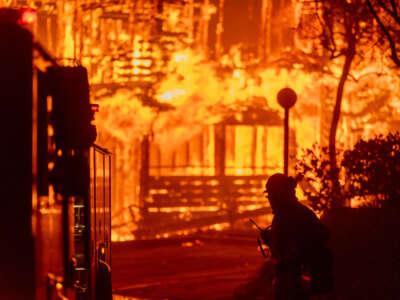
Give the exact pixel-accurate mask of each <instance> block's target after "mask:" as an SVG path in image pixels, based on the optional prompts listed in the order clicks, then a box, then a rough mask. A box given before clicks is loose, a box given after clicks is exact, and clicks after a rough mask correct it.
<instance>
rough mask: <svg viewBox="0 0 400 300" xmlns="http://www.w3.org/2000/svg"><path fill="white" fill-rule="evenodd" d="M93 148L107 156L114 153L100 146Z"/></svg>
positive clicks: (94, 145)
mask: <svg viewBox="0 0 400 300" xmlns="http://www.w3.org/2000/svg"><path fill="white" fill-rule="evenodd" d="M92 147H93V148H94V149H96V150H98V151H99V152H102V153H103V154H106V155H112V153H111V152H110V151H108V150H107V149H106V148H102V147H100V146H99V145H96V144H93V145H92Z"/></svg>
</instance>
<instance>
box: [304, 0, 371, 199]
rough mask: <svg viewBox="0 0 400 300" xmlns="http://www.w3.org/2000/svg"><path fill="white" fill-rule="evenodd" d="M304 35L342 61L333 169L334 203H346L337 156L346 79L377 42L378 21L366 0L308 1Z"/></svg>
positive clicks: (332, 141) (331, 156) (322, 52)
mask: <svg viewBox="0 0 400 300" xmlns="http://www.w3.org/2000/svg"><path fill="white" fill-rule="evenodd" d="M300 32H301V35H302V36H303V37H304V38H306V39H311V40H312V41H313V44H314V45H313V47H312V49H313V51H314V52H315V51H317V52H318V53H319V55H320V56H321V58H323V57H328V58H329V59H331V60H336V61H338V62H339V61H340V62H341V63H342V68H341V75H340V79H339V82H338V86H337V89H336V98H335V105H334V109H333V114H332V121H331V128H330V134H329V163H330V168H329V171H330V172H332V174H331V176H330V177H331V178H332V187H331V188H332V197H333V198H334V200H335V201H334V202H333V205H334V206H342V205H343V197H342V195H341V190H340V184H339V172H338V167H337V159H336V133H337V129H338V124H339V120H340V115H341V106H342V99H343V92H344V88H345V83H346V81H347V79H348V77H349V74H350V70H351V69H352V67H353V65H354V64H356V65H357V64H359V63H360V62H362V60H364V59H365V53H366V51H367V50H368V49H370V48H371V47H373V46H374V41H375V34H374V22H373V18H371V14H370V11H369V8H368V6H367V5H366V4H365V3H364V2H363V1H362V0H314V1H304V2H303V10H302V16H301V21H300Z"/></svg>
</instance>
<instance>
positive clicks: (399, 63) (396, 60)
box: [367, 0, 400, 67]
mask: <svg viewBox="0 0 400 300" xmlns="http://www.w3.org/2000/svg"><path fill="white" fill-rule="evenodd" d="M367 5H368V7H369V9H370V11H371V13H372V15H373V17H374V18H375V20H376V21H377V22H378V25H379V27H380V28H381V29H382V31H383V33H384V34H385V36H386V37H387V39H388V41H389V45H390V50H391V54H392V55H391V58H392V61H393V62H394V63H395V64H396V66H398V67H400V59H399V57H398V55H397V51H396V44H395V42H394V41H393V38H392V36H391V35H390V32H389V30H388V29H387V28H386V27H385V25H384V24H383V23H382V21H381V19H380V18H379V17H378V14H377V13H376V11H375V10H374V8H373V7H372V4H371V1H370V0H367Z"/></svg>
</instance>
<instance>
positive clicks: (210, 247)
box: [112, 236, 265, 300]
mask: <svg viewBox="0 0 400 300" xmlns="http://www.w3.org/2000/svg"><path fill="white" fill-rule="evenodd" d="M112 253H113V257H112V259H113V260H112V266H113V275H112V276H113V289H114V295H119V296H118V297H115V300H122V299H124V300H125V299H126V300H128V299H149V300H153V299H168V300H173V299H180V300H183V299H185V300H189V299H191V300H195V299H199V300H211V299H212V300H216V299H232V295H233V291H234V289H235V288H237V287H238V286H240V285H242V284H245V283H246V282H248V281H249V279H251V278H253V277H255V276H256V274H257V271H258V269H259V268H260V267H261V266H262V264H263V263H264V262H265V259H264V258H263V257H262V256H261V254H260V253H259V251H258V248H257V242H256V239H255V237H252V236H242V237H240V236H239V237H238V236H219V237H216V236H214V237H210V236H196V237H192V238H186V239H170V240H156V241H137V242H123V243H122V242H121V243H114V244H113V249H112Z"/></svg>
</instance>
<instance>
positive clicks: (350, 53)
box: [329, 42, 355, 207]
mask: <svg viewBox="0 0 400 300" xmlns="http://www.w3.org/2000/svg"><path fill="white" fill-rule="evenodd" d="M354 56H355V44H354V42H349V48H348V49H347V51H346V56H345V62H344V65H343V69H342V75H341V76H340V81H339V85H338V88H337V92H336V102H335V108H334V110H333V116H332V123H331V130H330V134H329V161H330V170H331V172H332V192H333V195H332V196H333V197H334V199H333V206H334V207H340V206H343V199H342V197H341V196H342V195H341V190H340V184H339V172H338V168H337V160H336V133H337V128H338V124H339V120H340V112H341V106H342V99H343V91H344V85H345V83H346V80H347V77H348V75H349V72H350V68H351V63H352V62H353V59H354Z"/></svg>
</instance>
